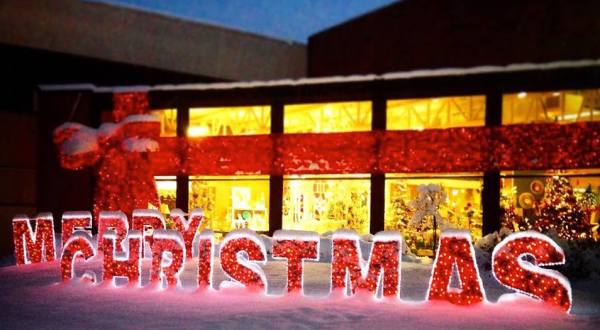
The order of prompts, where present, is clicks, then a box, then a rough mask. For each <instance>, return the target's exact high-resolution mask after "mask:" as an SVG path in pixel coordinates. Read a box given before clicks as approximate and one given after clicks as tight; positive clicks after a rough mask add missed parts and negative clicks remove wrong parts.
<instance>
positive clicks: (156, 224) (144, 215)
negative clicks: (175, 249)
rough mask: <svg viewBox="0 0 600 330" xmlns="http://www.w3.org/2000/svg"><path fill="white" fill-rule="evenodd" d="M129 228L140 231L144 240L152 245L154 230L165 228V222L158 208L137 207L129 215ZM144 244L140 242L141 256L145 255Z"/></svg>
mask: <svg viewBox="0 0 600 330" xmlns="http://www.w3.org/2000/svg"><path fill="white" fill-rule="evenodd" d="M131 229H133V230H139V231H141V232H142V235H143V237H144V242H147V243H148V245H149V246H150V247H152V242H153V241H154V239H153V234H154V231H155V230H159V229H167V222H166V221H165V217H164V216H163V215H162V213H160V212H158V210H148V209H137V210H133V215H132V216H131ZM144 245H145V244H142V257H144V256H145V254H144Z"/></svg>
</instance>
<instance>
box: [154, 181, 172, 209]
mask: <svg viewBox="0 0 600 330" xmlns="http://www.w3.org/2000/svg"><path fill="white" fill-rule="evenodd" d="M154 179H155V181H156V189H157V190H158V200H159V202H160V206H159V208H158V209H159V211H160V212H161V213H162V214H170V213H171V210H173V209H174V208H176V206H175V205H176V204H175V201H176V197H177V180H176V178H175V177H174V176H157V177H154Z"/></svg>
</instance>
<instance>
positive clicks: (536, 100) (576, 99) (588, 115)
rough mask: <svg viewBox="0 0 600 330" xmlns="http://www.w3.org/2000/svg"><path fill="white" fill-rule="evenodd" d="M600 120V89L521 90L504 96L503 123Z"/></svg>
mask: <svg viewBox="0 0 600 330" xmlns="http://www.w3.org/2000/svg"><path fill="white" fill-rule="evenodd" d="M598 120H600V89H587V90H571V91H554V92H535V93H529V92H521V93H516V94H505V95H504V96H503V97H502V123H503V124H532V123H555V122H556V123H573V122H578V121H598Z"/></svg>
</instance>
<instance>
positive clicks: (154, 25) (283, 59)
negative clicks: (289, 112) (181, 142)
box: [0, 0, 306, 80]
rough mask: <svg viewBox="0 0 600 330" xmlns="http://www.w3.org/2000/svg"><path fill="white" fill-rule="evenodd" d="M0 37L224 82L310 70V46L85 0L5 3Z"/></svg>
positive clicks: (1, 10)
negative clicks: (308, 56)
mask: <svg viewBox="0 0 600 330" xmlns="http://www.w3.org/2000/svg"><path fill="white" fill-rule="evenodd" d="M0 43H4V44H8V45H14V46H21V47H30V48H35V49H44V50H50V51H54V52H59V53H66V54H72V55H79V56H85V57H92V58H97V59H102V60H108V61H113V62H120V63H128V64H134V65H141V66H146V67H151V68H157V69H163V70H168V71H172V72H181V73H187V74H193V75H198V76H204V77H209V78H214V79H218V80H268V79H279V78H293V77H302V76H305V74H306V47H305V46H304V45H302V44H298V43H292V42H286V41H281V40H276V39H272V38H268V37H263V36H258V35H254V34H250V33H245V32H240V31H235V30H231V29H227V28H222V27H216V26H212V25H209V24H203V23H195V22H190V21H185V20H181V19H177V18H173V17H169V16H163V15H159V14H153V13H148V12H143V11H138V10H134V9H129V8H122V7H117V6H112V5H107V4H98V3H89V2H84V1H79V0H45V1H44V0H4V1H0Z"/></svg>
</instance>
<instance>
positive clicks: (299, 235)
mask: <svg viewBox="0 0 600 330" xmlns="http://www.w3.org/2000/svg"><path fill="white" fill-rule="evenodd" d="M272 253H273V258H274V259H285V260H287V291H288V292H301V293H304V289H303V286H304V271H303V269H304V261H305V260H313V261H318V260H319V234H317V233H316V232H307V231H296V230H278V231H276V232H275V233H274V234H273V251H272Z"/></svg>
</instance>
